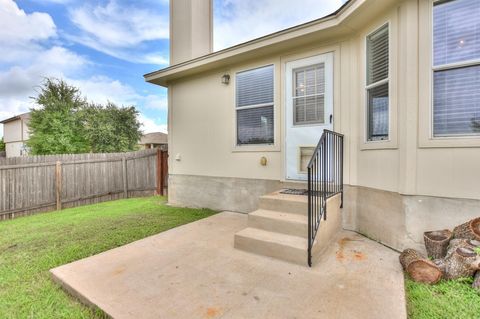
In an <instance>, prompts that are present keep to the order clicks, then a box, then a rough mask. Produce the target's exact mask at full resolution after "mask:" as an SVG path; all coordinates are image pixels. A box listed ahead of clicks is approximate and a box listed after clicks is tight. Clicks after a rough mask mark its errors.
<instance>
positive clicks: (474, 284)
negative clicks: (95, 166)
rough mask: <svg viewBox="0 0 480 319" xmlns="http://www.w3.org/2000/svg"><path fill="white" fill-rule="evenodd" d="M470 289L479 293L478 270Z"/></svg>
mask: <svg viewBox="0 0 480 319" xmlns="http://www.w3.org/2000/svg"><path fill="white" fill-rule="evenodd" d="M472 288H474V289H477V290H478V291H480V270H477V272H476V273H475V277H474V278H473V284H472Z"/></svg>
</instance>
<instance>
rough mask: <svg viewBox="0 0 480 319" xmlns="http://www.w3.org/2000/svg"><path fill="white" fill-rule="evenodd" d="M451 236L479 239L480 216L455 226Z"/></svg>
mask: <svg viewBox="0 0 480 319" xmlns="http://www.w3.org/2000/svg"><path fill="white" fill-rule="evenodd" d="M453 237H454V238H465V239H471V240H476V241H480V217H477V218H475V219H472V220H470V221H468V222H466V223H463V224H461V225H458V226H457V227H455V229H454V230H453Z"/></svg>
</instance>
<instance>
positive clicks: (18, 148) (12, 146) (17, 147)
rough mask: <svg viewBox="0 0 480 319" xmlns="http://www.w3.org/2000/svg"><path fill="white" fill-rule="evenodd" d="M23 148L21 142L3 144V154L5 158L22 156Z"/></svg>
mask: <svg viewBox="0 0 480 319" xmlns="http://www.w3.org/2000/svg"><path fill="white" fill-rule="evenodd" d="M24 148H25V146H24V143H23V142H9V143H5V153H6V156H7V157H18V156H23V155H25V154H23V150H24Z"/></svg>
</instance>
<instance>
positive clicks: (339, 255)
mask: <svg viewBox="0 0 480 319" xmlns="http://www.w3.org/2000/svg"><path fill="white" fill-rule="evenodd" d="M351 241H356V240H355V239H352V238H350V237H344V238H342V239H340V240H339V241H338V246H339V248H338V250H337V252H336V255H335V257H336V259H337V260H338V261H342V262H343V261H344V260H346V259H351V260H354V261H362V260H365V259H366V258H367V256H366V255H365V254H364V253H362V252H361V251H357V250H350V251H349V252H348V253H349V254H348V256H346V253H345V248H346V246H347V243H349V242H351ZM350 253H351V255H350Z"/></svg>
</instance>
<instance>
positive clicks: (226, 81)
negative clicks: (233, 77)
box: [222, 73, 230, 85]
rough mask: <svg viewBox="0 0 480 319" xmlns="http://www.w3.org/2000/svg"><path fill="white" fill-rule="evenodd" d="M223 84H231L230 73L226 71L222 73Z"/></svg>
mask: <svg viewBox="0 0 480 319" xmlns="http://www.w3.org/2000/svg"><path fill="white" fill-rule="evenodd" d="M222 84H225V85H228V84H230V74H228V73H225V74H224V75H222Z"/></svg>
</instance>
